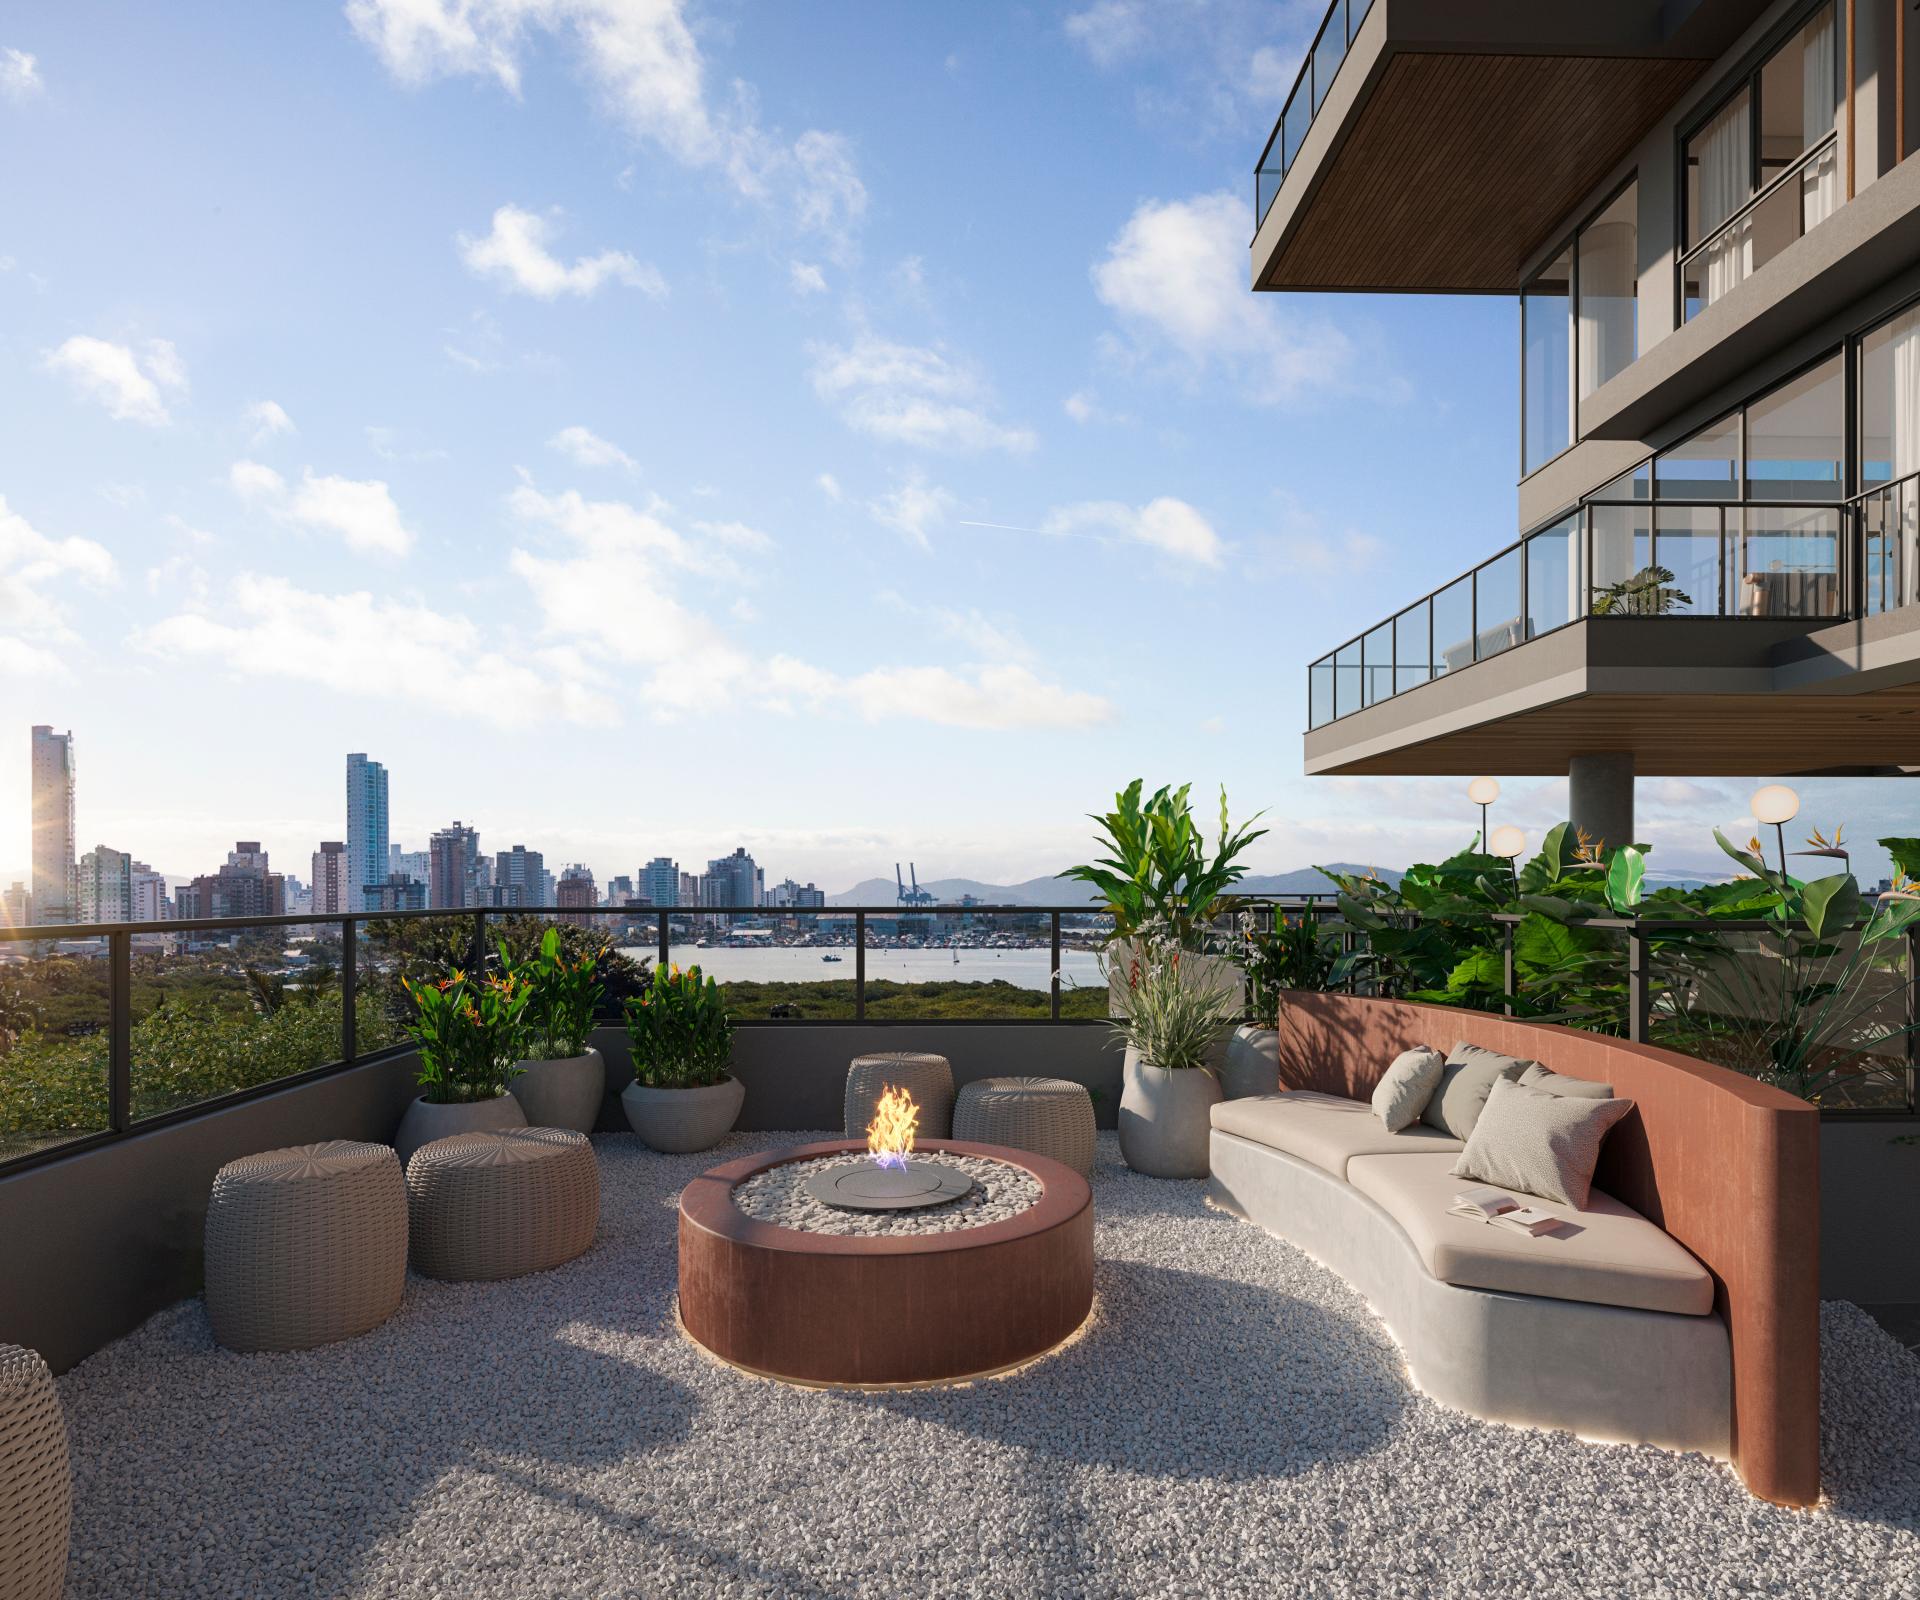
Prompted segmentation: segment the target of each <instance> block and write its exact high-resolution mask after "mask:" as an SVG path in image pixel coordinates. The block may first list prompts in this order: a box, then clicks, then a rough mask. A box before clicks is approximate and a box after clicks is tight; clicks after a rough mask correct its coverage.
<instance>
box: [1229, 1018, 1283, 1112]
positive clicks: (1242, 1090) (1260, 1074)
mask: <svg viewBox="0 0 1920 1600" xmlns="http://www.w3.org/2000/svg"><path fill="white" fill-rule="evenodd" d="M1279 1087H1280V1030H1279V1029H1278V1028H1262V1027H1257V1026H1256V1025H1255V1024H1253V1023H1251V1022H1247V1023H1242V1024H1241V1025H1240V1026H1239V1027H1237V1028H1235V1029H1234V1030H1233V1036H1232V1037H1231V1038H1230V1039H1228V1041H1227V1048H1226V1055H1225V1057H1224V1059H1223V1060H1222V1061H1221V1063H1220V1092H1221V1094H1222V1096H1223V1097H1224V1098H1226V1099H1228V1100H1244V1099H1246V1098H1247V1096H1248V1095H1255V1094H1273V1093H1275V1092H1276V1091H1277V1090H1278V1089H1279Z"/></svg>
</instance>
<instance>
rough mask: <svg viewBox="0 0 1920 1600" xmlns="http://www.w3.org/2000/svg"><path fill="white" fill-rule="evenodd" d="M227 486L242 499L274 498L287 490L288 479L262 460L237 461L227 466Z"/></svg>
mask: <svg viewBox="0 0 1920 1600" xmlns="http://www.w3.org/2000/svg"><path fill="white" fill-rule="evenodd" d="M227 487H228V488H230V489H231V490H233V492H234V493H235V494H237V495H239V496H240V498H241V499H242V500H261V499H272V498H274V497H276V496H279V495H283V494H285V493H286V492H287V480H286V479H285V478H283V477H281V476H280V474H279V473H277V472H275V471H274V470H273V468H272V467H269V466H267V465H266V464H265V463H264V462H260V461H236V462H234V464H233V465H232V466H230V467H228V468H227Z"/></svg>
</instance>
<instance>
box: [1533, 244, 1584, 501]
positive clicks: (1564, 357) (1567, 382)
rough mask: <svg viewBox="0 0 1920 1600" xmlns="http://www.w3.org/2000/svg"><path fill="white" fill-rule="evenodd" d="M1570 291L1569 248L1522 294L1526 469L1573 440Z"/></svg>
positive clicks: (1549, 458)
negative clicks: (1568, 308)
mask: <svg viewBox="0 0 1920 1600" xmlns="http://www.w3.org/2000/svg"><path fill="white" fill-rule="evenodd" d="M1572 289H1573V250H1572V248H1571V247H1568V248H1567V249H1566V250H1563V251H1561V253H1560V255H1559V257H1558V258H1557V259H1556V260H1554V261H1553V262H1552V263H1551V264H1550V265H1548V266H1547V267H1546V268H1545V270H1543V271H1542V272H1541V274H1540V276H1539V277H1537V278H1535V279H1534V280H1533V281H1532V282H1531V283H1529V284H1528V285H1527V286H1526V288H1525V289H1523V290H1522V291H1521V292H1520V344H1521V397H1522V405H1523V407H1524V410H1525V416H1524V417H1523V418H1522V427H1521V432H1522V435H1523V451H1522V454H1523V462H1522V465H1523V467H1524V469H1525V470H1526V471H1528V472H1532V471H1534V470H1535V469H1536V468H1538V467H1541V466H1543V465H1545V464H1546V463H1547V462H1548V461H1550V460H1552V459H1553V458H1554V457H1555V456H1557V455H1558V454H1559V453H1560V452H1561V451H1562V450H1564V449H1566V448H1567V446H1568V444H1569V443H1571V442H1572V437H1573V436H1572V416H1571V407H1572V388H1573V374H1572V349H1571V346H1572V337H1571V319H1570V318H1569V317H1568V315H1567V300H1568V296H1569V294H1570V293H1571V292H1572Z"/></svg>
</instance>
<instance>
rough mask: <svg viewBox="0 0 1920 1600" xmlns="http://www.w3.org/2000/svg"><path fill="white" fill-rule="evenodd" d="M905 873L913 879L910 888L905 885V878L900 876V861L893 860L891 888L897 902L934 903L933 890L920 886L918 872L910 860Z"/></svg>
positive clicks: (924, 904) (908, 904) (911, 904)
mask: <svg viewBox="0 0 1920 1600" xmlns="http://www.w3.org/2000/svg"><path fill="white" fill-rule="evenodd" d="M907 875H908V877H909V878H911V879H912V881H913V887H912V888H911V889H909V888H908V887H907V883H906V880H905V879H903V878H902V877H901V876H900V863H899V862H897V861H896V862H894V864H893V888H894V894H895V896H896V897H897V899H898V901H899V903H900V904H901V905H903V906H930V905H932V904H933V903H934V902H933V891H932V890H931V889H923V888H921V887H920V874H919V872H918V870H917V869H916V868H915V866H914V864H913V863H912V862H911V861H909V862H908V863H907Z"/></svg>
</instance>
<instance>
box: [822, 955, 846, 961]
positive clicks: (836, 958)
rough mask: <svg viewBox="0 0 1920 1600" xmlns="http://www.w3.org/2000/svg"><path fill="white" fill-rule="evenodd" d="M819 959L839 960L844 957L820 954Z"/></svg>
mask: <svg viewBox="0 0 1920 1600" xmlns="http://www.w3.org/2000/svg"><path fill="white" fill-rule="evenodd" d="M820 959H821V960H822V961H841V960H844V959H845V957H843V956H822V957H821V958H820Z"/></svg>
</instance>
